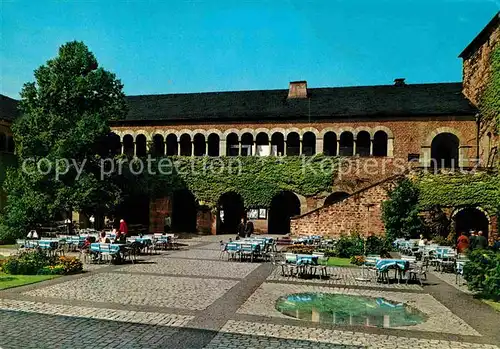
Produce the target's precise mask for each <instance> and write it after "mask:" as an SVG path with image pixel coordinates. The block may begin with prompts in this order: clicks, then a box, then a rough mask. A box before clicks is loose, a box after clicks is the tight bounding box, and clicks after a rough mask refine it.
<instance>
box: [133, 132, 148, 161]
mask: <svg viewBox="0 0 500 349" xmlns="http://www.w3.org/2000/svg"><path fill="white" fill-rule="evenodd" d="M146 152H147V150H146V136H145V135H143V134H140V135H137V137H135V155H137V156H146Z"/></svg>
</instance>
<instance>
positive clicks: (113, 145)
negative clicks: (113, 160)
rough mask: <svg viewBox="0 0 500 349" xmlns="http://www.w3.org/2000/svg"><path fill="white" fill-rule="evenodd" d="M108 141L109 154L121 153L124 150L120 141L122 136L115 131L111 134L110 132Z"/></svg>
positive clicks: (112, 155)
mask: <svg viewBox="0 0 500 349" xmlns="http://www.w3.org/2000/svg"><path fill="white" fill-rule="evenodd" d="M107 143H108V154H109V155H110V156H111V157H114V156H116V155H120V153H121V152H122V144H121V143H120V136H118V135H117V134H116V133H114V132H111V133H110V134H108V137H107Z"/></svg>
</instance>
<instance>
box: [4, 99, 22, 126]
mask: <svg viewBox="0 0 500 349" xmlns="http://www.w3.org/2000/svg"><path fill="white" fill-rule="evenodd" d="M17 104H18V101H16V100H15V99H12V98H10V97H7V96H4V95H0V120H9V121H12V120H14V119H15V118H16V117H17V116H18V115H19V112H18V110H17Z"/></svg>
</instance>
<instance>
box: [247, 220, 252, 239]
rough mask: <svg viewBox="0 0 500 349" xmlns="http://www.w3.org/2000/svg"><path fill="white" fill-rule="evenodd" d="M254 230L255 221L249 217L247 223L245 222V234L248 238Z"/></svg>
mask: <svg viewBox="0 0 500 349" xmlns="http://www.w3.org/2000/svg"><path fill="white" fill-rule="evenodd" d="M253 230H254V226H253V222H252V221H251V220H249V219H248V220H247V222H246V224H245V236H246V237H247V238H249V237H250V236H252V234H253Z"/></svg>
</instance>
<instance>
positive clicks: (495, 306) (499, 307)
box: [482, 299, 500, 311]
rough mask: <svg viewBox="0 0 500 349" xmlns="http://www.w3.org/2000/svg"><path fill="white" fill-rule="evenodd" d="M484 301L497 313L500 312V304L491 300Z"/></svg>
mask: <svg viewBox="0 0 500 349" xmlns="http://www.w3.org/2000/svg"><path fill="white" fill-rule="evenodd" d="M482 301H483V302H485V303H486V304H488V305H489V306H490V307H492V308H493V309H495V310H496V311H500V302H495V301H492V300H489V299H483V300H482Z"/></svg>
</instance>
